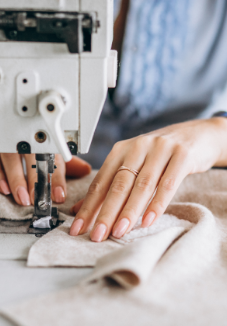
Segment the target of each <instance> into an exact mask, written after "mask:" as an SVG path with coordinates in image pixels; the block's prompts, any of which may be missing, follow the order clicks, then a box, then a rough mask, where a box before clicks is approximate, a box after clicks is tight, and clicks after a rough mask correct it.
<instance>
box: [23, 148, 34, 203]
mask: <svg viewBox="0 0 227 326" xmlns="http://www.w3.org/2000/svg"><path fill="white" fill-rule="evenodd" d="M24 158H25V162H26V169H27V183H28V192H29V196H30V200H31V203H32V205H34V188H35V183H36V182H37V173H36V169H33V168H32V165H36V159H35V154H25V155H24Z"/></svg>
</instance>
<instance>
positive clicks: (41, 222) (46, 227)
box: [28, 207, 63, 237]
mask: <svg viewBox="0 0 227 326" xmlns="http://www.w3.org/2000/svg"><path fill="white" fill-rule="evenodd" d="M62 223H63V221H59V215H58V209H57V207H52V213H51V216H45V217H43V218H37V216H35V215H33V219H32V221H31V224H30V227H29V229H28V233H29V234H34V235H35V236H36V237H42V236H43V235H44V234H46V233H48V232H50V231H52V230H54V229H55V228H57V227H58V226H59V225H61V224H62Z"/></svg>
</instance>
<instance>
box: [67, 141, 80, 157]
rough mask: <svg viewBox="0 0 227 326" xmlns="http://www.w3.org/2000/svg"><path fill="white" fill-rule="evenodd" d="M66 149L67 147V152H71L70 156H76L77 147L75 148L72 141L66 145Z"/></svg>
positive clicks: (75, 145)
mask: <svg viewBox="0 0 227 326" xmlns="http://www.w3.org/2000/svg"><path fill="white" fill-rule="evenodd" d="M67 145H68V147H69V150H70V152H71V154H72V155H77V151H78V147H77V144H76V143H74V142H73V141H69V142H68V143H67Z"/></svg>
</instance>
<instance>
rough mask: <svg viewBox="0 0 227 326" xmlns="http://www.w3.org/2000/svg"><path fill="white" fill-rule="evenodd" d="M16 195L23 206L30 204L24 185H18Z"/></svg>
mask: <svg viewBox="0 0 227 326" xmlns="http://www.w3.org/2000/svg"><path fill="white" fill-rule="evenodd" d="M17 195H18V197H19V199H20V201H21V204H22V205H23V206H30V205H31V201H30V197H29V194H28V192H27V190H26V189H25V188H24V187H18V189H17Z"/></svg>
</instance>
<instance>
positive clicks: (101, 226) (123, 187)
mask: <svg viewBox="0 0 227 326" xmlns="http://www.w3.org/2000/svg"><path fill="white" fill-rule="evenodd" d="M135 179H136V177H135V175H134V174H133V173H131V172H129V171H120V172H118V173H117V174H116V177H115V178H114V180H113V183H112V185H111V187H110V190H109V192H108V195H107V197H106V199H105V201H104V204H103V206H102V209H101V211H100V213H99V216H98V218H97V220H96V222H95V226H94V227H93V229H92V231H91V234H90V237H91V240H92V241H95V242H100V241H103V240H105V239H106V238H108V236H109V234H110V232H111V230H112V227H113V224H114V222H115V221H116V219H117V217H118V215H119V214H120V212H121V211H122V209H123V207H124V205H125V203H126V201H127V199H128V197H129V195H130V192H131V190H132V188H133V185H134V182H135ZM123 223H124V225H122V228H124V229H125V231H127V229H128V227H129V220H128V219H125V220H124V221H123Z"/></svg>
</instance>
